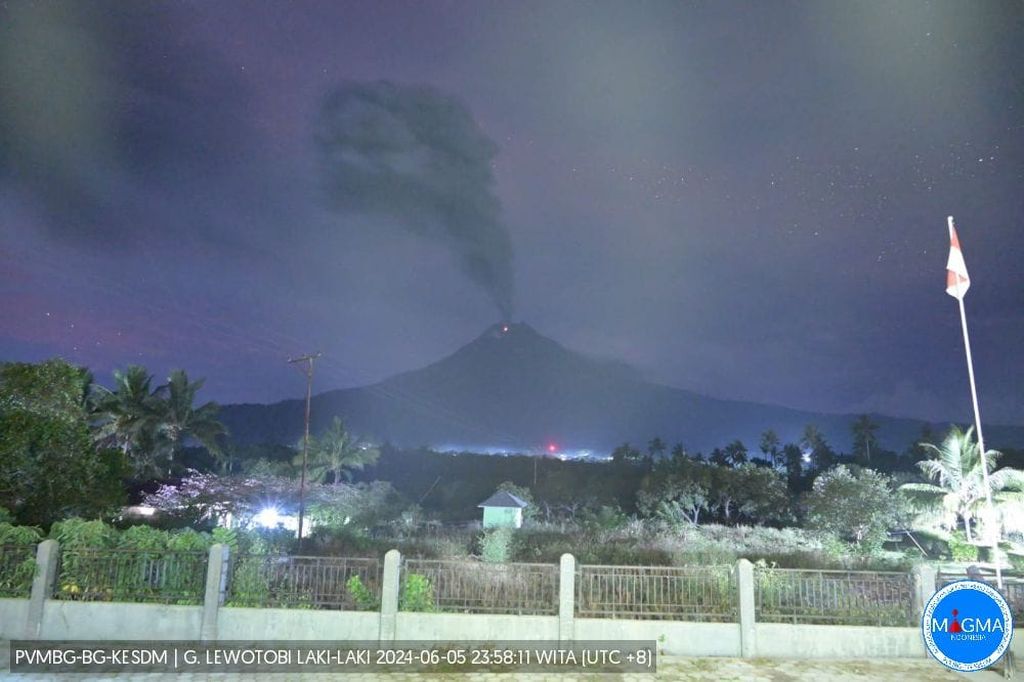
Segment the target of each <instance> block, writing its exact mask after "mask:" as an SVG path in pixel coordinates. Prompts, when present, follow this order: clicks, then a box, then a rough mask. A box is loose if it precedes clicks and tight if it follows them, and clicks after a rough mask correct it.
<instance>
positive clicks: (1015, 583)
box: [935, 572, 1024, 623]
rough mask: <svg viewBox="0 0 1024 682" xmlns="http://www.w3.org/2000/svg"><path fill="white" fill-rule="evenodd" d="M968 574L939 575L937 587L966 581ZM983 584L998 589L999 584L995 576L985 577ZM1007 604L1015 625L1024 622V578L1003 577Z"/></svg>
mask: <svg viewBox="0 0 1024 682" xmlns="http://www.w3.org/2000/svg"><path fill="white" fill-rule="evenodd" d="M966 579H967V574H966V573H945V572H943V573H939V574H938V575H937V576H936V578H935V587H936V588H942V587H945V586H946V585H948V584H950V583H952V582H956V581H957V580H966ZM982 582H985V583H987V584H988V585H991V586H992V587H995V588H996V589H998V582H997V581H996V577H995V576H994V575H987V574H986V575H983V576H982ZM1000 593H1001V594H1002V595H1003V598H1005V599H1006V603H1007V604H1009V606H1010V613H1012V614H1013V620H1014V622H1015V623H1017V622H1021V620H1024V578H1021V577H1018V576H1007V575H1005V574H1004V575H1003V589H1002V590H1000Z"/></svg>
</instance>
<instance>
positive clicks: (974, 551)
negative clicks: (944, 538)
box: [949, 532, 978, 562]
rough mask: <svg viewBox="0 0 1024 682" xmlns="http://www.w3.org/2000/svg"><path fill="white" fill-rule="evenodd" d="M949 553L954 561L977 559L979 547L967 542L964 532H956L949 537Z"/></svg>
mask: <svg viewBox="0 0 1024 682" xmlns="http://www.w3.org/2000/svg"><path fill="white" fill-rule="evenodd" d="M949 553H950V554H951V555H952V557H953V561H964V562H967V561H977V560H978V548H977V546H975V545H972V544H971V543H969V542H967V539H966V538H965V537H964V534H963V533H960V532H956V533H953V534H952V535H950V537H949Z"/></svg>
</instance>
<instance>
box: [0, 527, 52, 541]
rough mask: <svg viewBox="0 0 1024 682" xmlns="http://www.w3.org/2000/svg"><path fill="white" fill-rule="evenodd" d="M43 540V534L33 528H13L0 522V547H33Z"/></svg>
mask: <svg viewBox="0 0 1024 682" xmlns="http://www.w3.org/2000/svg"><path fill="white" fill-rule="evenodd" d="M42 539H43V532H42V531H41V530H39V529H38V528H36V527H35V526H13V525H11V524H10V523H7V522H5V521H0V545H34V544H36V543H38V542H39V541H40V540H42Z"/></svg>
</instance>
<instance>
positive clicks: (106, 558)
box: [53, 549, 207, 604]
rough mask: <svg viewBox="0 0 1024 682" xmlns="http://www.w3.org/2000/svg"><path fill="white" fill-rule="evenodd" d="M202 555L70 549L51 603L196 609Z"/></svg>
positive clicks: (202, 578)
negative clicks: (191, 606) (193, 606)
mask: <svg viewBox="0 0 1024 682" xmlns="http://www.w3.org/2000/svg"><path fill="white" fill-rule="evenodd" d="M206 564H207V553H206V552H168V551H161V550H137V549H74V550H65V551H62V552H61V553H60V558H59V560H58V564H57V585H56V589H55V590H54V595H53V596H54V598H55V599H67V600H75V601H127V602H161V603H165V604H201V603H202V602H203V593H204V591H205V589H206Z"/></svg>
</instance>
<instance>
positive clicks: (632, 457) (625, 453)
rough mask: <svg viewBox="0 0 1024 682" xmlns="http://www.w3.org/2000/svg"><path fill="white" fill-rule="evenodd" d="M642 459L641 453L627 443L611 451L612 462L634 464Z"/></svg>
mask: <svg viewBox="0 0 1024 682" xmlns="http://www.w3.org/2000/svg"><path fill="white" fill-rule="evenodd" d="M642 459H643V453H642V452H640V451H639V450H637V449H636V448H634V447H633V446H632V445H630V444H629V443H623V444H622V445H620V446H619V447H617V448H615V449H614V450H612V461H613V462H630V463H636V462H639V461H641V460H642Z"/></svg>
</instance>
